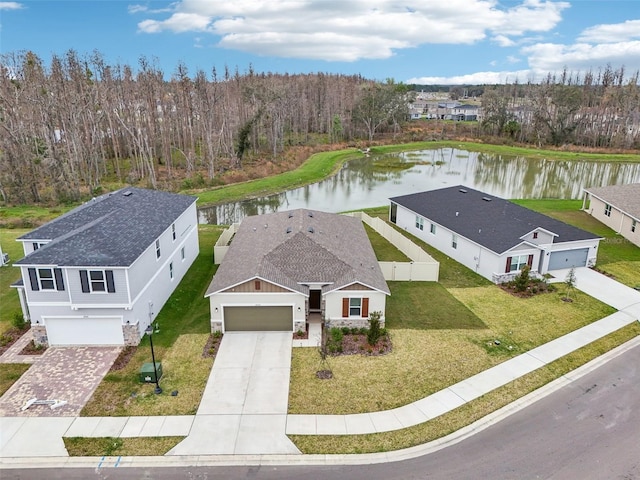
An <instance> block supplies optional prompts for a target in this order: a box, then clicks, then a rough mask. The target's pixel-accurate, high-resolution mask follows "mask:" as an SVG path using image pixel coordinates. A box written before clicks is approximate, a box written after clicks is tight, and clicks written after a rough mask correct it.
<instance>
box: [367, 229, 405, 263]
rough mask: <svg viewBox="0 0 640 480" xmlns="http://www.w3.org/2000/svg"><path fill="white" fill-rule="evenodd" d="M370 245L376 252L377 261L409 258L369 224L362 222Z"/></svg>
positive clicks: (397, 260) (399, 260)
mask: <svg viewBox="0 0 640 480" xmlns="http://www.w3.org/2000/svg"><path fill="white" fill-rule="evenodd" d="M363 225H364V229H365V231H366V232H367V236H368V237H369V241H370V242H371V246H372V247H373V250H374V251H375V253H376V258H377V260H378V261H379V262H410V261H411V259H410V258H409V257H407V256H406V255H405V254H404V253H402V252H401V251H400V250H398V249H397V248H396V247H395V246H394V245H392V244H391V243H389V242H388V241H387V240H386V239H385V238H384V237H383V236H382V235H380V234H379V233H378V232H376V231H375V230H374V229H373V228H371V227H370V226H369V225H366V224H364V223H363Z"/></svg>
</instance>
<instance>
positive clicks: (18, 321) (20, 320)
mask: <svg viewBox="0 0 640 480" xmlns="http://www.w3.org/2000/svg"><path fill="white" fill-rule="evenodd" d="M11 324H12V325H13V326H14V327H16V328H17V329H18V330H24V329H25V328H27V326H28V323H27V322H26V321H25V320H24V316H23V315H22V313H16V314H15V315H14V316H13V320H12V321H11Z"/></svg>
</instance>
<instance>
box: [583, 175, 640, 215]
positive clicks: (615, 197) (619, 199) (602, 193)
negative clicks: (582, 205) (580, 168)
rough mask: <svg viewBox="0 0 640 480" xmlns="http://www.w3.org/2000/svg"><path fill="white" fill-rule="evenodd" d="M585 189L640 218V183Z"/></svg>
mask: <svg viewBox="0 0 640 480" xmlns="http://www.w3.org/2000/svg"><path fill="white" fill-rule="evenodd" d="M585 191H587V192H589V193H590V194H592V195H594V196H596V197H598V198H600V199H602V200H603V201H605V202H606V203H609V204H611V205H613V206H614V207H616V208H618V209H620V210H622V211H623V212H625V213H627V214H629V215H631V216H632V217H634V218H635V219H637V220H640V183H630V184H628V185H611V186H609V187H598V188H585Z"/></svg>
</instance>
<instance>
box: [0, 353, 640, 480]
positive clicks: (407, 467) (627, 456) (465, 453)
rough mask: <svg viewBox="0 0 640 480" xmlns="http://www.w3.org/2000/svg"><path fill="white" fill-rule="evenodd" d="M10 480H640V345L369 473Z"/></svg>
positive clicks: (69, 475) (332, 470)
mask: <svg viewBox="0 0 640 480" xmlns="http://www.w3.org/2000/svg"><path fill="white" fill-rule="evenodd" d="M0 478H2V480H9V479H29V480H32V479H33V480H38V479H47V480H49V479H65V480H66V479H91V478H98V479H116V478H117V479H132V480H134V479H135V480H138V479H167V480H168V479H172V480H173V479H198V480H212V479H225V480H235V479H257V480H261V479H262V480H287V479H304V480H330V479H340V480H343V479H347V480H376V479H384V480H395V479H397V480H400V479H402V480H408V479H421V480H422V479H429V480H438V479H443V480H444V479H446V480H458V479H474V480H477V479H489V478H490V479H518V480H521V479H568V480H573V479H581V480H590V479H593V480H603V479H624V480H634V479H638V480H640V346H637V347H635V348H633V349H631V350H629V351H627V352H625V353H624V354H622V355H620V356H618V357H617V358H615V359H613V360H611V361H609V362H608V363H606V364H605V365H603V366H601V367H600V368H598V369H596V370H594V371H593V372H591V373H589V374H587V375H585V376H583V377H582V378H580V379H579V380H577V381H575V382H573V383H572V384H570V385H568V386H565V387H563V388H561V389H560V390H558V391H556V392H554V393H552V394H551V395H549V396H547V397H545V398H543V399H541V400H539V401H537V402H535V403H534V404H532V405H530V406H528V407H526V408H525V409H523V410H521V411H519V412H517V413H515V414H513V415H511V416H510V417H508V418H506V419H504V420H503V421H501V422H499V423H497V424H495V425H493V426H491V427H489V428H487V429H485V430H483V431H482V432H480V433H478V434H476V435H474V436H472V437H469V438H467V439H465V440H463V441H462V442H460V443H458V444H456V445H453V446H451V447H448V448H445V449H443V450H440V451H438V452H435V453H432V454H430V455H425V456H423V457H420V458H416V459H413V460H408V461H404V462H397V463H387V464H378V465H363V466H319V467H310V466H294V467H272V466H269V467H198V468H157V469H148V468H103V469H100V470H95V469H59V470H55V469H46V470H44V469H42V470H35V469H25V470H0Z"/></svg>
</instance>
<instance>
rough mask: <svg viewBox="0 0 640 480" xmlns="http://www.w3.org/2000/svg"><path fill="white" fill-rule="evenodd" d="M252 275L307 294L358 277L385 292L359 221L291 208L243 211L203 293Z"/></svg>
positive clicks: (340, 284) (346, 282)
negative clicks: (258, 212)
mask: <svg viewBox="0 0 640 480" xmlns="http://www.w3.org/2000/svg"><path fill="white" fill-rule="evenodd" d="M253 278H261V279H263V280H266V281H270V282H272V283H275V284H277V285H280V286H283V287H285V288H288V289H290V290H293V291H296V292H300V293H302V294H305V295H306V294H308V293H309V288H308V287H307V286H306V285H303V284H306V283H331V285H326V286H325V287H323V291H324V292H328V291H332V290H336V289H339V288H342V287H344V286H346V285H350V284H353V283H362V284H364V285H366V286H368V287H371V288H373V289H376V290H379V291H382V292H384V293H387V294H389V288H388V287H387V283H386V282H385V280H384V277H383V275H382V272H381V270H380V266H379V265H378V261H377V260H376V256H375V253H374V252H373V248H372V247H371V243H370V242H369V238H368V237H367V234H366V232H365V230H364V227H363V226H362V222H361V221H360V220H359V219H357V218H354V217H347V216H344V215H336V214H332V213H324V212H318V211H315V210H304V209H298V210H291V211H285V212H278V213H272V214H267V215H258V216H252V217H245V218H244V219H243V220H242V223H241V224H240V227H239V229H238V231H237V232H236V234H235V236H234V237H233V241H232V242H231V245H230V247H229V250H228V252H227V253H226V255H225V257H224V260H223V261H222V263H221V264H220V267H219V268H218V271H217V272H216V274H215V276H214V277H213V280H212V281H211V284H210V285H209V289H208V290H207V293H206V296H209V295H211V294H213V293H217V292H220V291H222V290H226V289H228V288H230V287H232V286H234V285H238V284H241V283H244V282H246V281H248V280H251V279H253Z"/></svg>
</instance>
